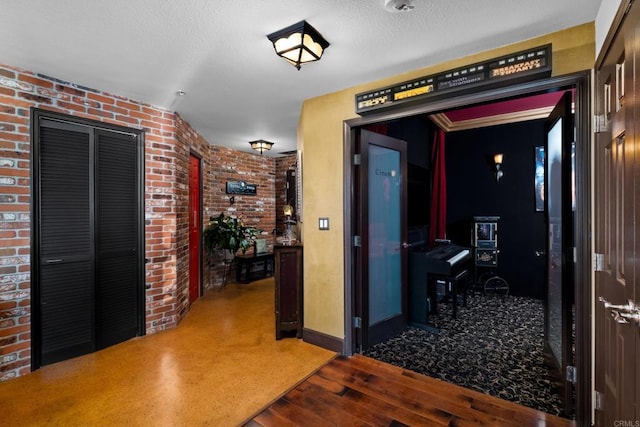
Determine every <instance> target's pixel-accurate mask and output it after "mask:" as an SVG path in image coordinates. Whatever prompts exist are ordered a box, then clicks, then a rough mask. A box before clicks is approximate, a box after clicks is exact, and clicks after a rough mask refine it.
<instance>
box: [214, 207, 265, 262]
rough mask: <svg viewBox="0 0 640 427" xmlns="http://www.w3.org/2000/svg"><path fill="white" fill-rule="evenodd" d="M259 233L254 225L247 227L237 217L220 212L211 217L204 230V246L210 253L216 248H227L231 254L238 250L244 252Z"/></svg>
mask: <svg viewBox="0 0 640 427" xmlns="http://www.w3.org/2000/svg"><path fill="white" fill-rule="evenodd" d="M258 233H260V230H258V229H257V228H255V227H247V226H245V225H244V224H243V223H242V221H240V220H239V219H238V218H233V217H230V216H225V215H224V213H221V214H220V215H218V216H217V217H213V216H212V217H211V222H210V223H209V225H208V226H207V227H206V228H205V230H204V236H203V237H204V246H205V247H206V248H207V250H208V251H209V252H210V253H214V252H215V251H216V250H219V249H222V250H227V251H229V253H230V254H231V255H232V256H233V255H235V254H236V253H237V252H238V251H242V253H243V254H244V253H245V252H247V249H249V248H250V247H251V245H253V240H254V239H255V237H256V236H257V235H258Z"/></svg>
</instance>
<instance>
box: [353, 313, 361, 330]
mask: <svg viewBox="0 0 640 427" xmlns="http://www.w3.org/2000/svg"><path fill="white" fill-rule="evenodd" d="M353 327H354V328H356V329H360V328H362V317H358V316H354V318H353Z"/></svg>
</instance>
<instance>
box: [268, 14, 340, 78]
mask: <svg viewBox="0 0 640 427" xmlns="http://www.w3.org/2000/svg"><path fill="white" fill-rule="evenodd" d="M267 38H268V39H269V40H271V43H273V48H274V49H275V50H276V54H277V55H278V56H280V57H282V58H283V59H285V60H286V61H287V62H289V63H290V64H292V65H293V66H294V67H296V68H297V69H298V70H299V69H300V66H301V65H303V64H306V63H308V62H313V61H317V60H319V59H320V58H321V57H322V53H323V52H324V50H325V49H326V48H327V47H329V42H328V41H326V40H325V39H324V37H322V35H321V34H320V33H319V32H318V30H316V29H315V28H313V27H312V26H311V25H309V23H308V22H307V21H300V22H298V23H297V24H293V25H291V26H289V27H287V28H284V29H282V30H280V31H276V32H275V33H271V34H269V35H268V36H267Z"/></svg>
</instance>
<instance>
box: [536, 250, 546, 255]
mask: <svg viewBox="0 0 640 427" xmlns="http://www.w3.org/2000/svg"><path fill="white" fill-rule="evenodd" d="M546 254H547V252H546V251H536V256H545V255H546Z"/></svg>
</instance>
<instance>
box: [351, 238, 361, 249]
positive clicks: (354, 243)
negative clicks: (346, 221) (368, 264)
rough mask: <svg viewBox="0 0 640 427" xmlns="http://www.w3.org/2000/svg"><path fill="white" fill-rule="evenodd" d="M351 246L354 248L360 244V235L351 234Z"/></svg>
mask: <svg viewBox="0 0 640 427" xmlns="http://www.w3.org/2000/svg"><path fill="white" fill-rule="evenodd" d="M353 246H354V247H356V248H359V247H360V246H362V238H361V237H360V236H353Z"/></svg>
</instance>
